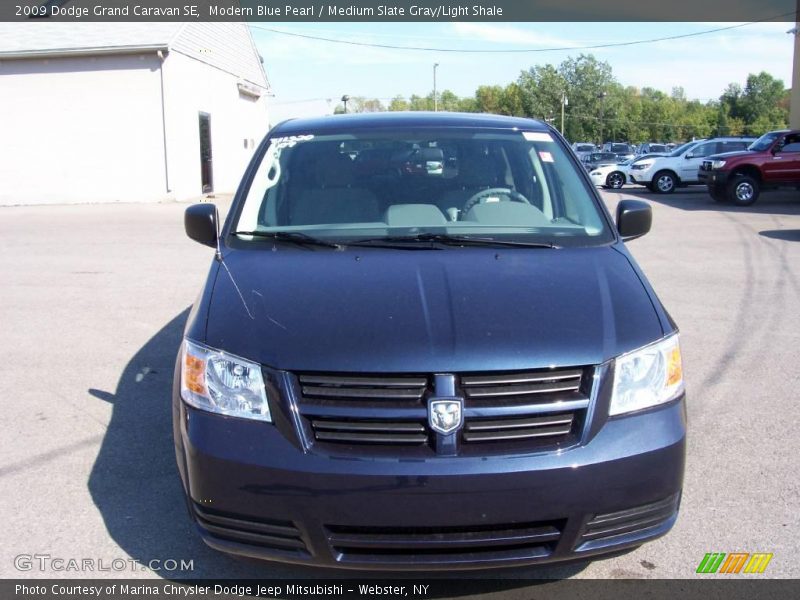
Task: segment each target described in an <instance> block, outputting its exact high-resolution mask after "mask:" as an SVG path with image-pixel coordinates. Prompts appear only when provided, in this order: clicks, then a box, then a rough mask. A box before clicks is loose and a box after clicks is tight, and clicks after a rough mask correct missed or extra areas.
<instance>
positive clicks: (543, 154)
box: [539, 151, 553, 163]
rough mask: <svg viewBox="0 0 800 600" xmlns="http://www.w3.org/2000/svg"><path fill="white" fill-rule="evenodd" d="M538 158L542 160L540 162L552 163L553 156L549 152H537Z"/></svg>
mask: <svg viewBox="0 0 800 600" xmlns="http://www.w3.org/2000/svg"><path fill="white" fill-rule="evenodd" d="M539 158H541V159H542V162H550V163H551V162H553V155H552V154H550V153H549V152H541V151H540V152H539Z"/></svg>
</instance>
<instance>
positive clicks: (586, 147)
mask: <svg viewBox="0 0 800 600" xmlns="http://www.w3.org/2000/svg"><path fill="white" fill-rule="evenodd" d="M575 151H576V152H593V151H594V146H593V145H592V144H578V145H577V146H576V148H575Z"/></svg>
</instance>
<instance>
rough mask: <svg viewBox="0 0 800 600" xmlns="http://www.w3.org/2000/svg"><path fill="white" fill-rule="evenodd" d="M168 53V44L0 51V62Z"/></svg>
mask: <svg viewBox="0 0 800 600" xmlns="http://www.w3.org/2000/svg"><path fill="white" fill-rule="evenodd" d="M159 51H161V52H169V44H144V45H134V46H95V47H89V48H47V49H42V50H11V51H6V52H3V51H0V60H12V59H23V58H64V57H72V56H112V55H118V54H148V53H156V52H159Z"/></svg>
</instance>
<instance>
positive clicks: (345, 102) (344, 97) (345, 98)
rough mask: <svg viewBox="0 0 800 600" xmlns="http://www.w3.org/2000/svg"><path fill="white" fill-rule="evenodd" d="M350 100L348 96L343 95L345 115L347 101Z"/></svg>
mask: <svg viewBox="0 0 800 600" xmlns="http://www.w3.org/2000/svg"><path fill="white" fill-rule="evenodd" d="M348 100H350V96H348V95H347V94H345V95H344V96H342V103H343V104H344V112H345V113H347V101H348Z"/></svg>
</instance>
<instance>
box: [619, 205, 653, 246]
mask: <svg viewBox="0 0 800 600" xmlns="http://www.w3.org/2000/svg"><path fill="white" fill-rule="evenodd" d="M652 224H653V209H651V208H650V205H649V204H647V202H642V201H641V200H621V201H620V203H619V204H618V205H617V231H619V234H620V235H621V236H622V239H623V241H626V242H627V241H630V240H635V239H636V238H638V237H642V236H643V235H644V234H645V233H647V232H648V231H650V226H651V225H652Z"/></svg>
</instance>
